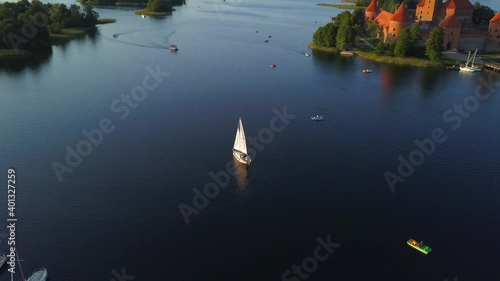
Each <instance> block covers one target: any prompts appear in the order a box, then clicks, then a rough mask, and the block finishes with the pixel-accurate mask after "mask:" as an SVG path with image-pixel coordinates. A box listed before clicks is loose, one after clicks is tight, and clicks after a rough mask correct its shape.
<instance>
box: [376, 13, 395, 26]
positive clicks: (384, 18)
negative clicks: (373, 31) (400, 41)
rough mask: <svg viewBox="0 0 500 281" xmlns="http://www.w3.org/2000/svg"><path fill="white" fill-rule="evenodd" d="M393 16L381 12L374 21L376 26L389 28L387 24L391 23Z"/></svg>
mask: <svg viewBox="0 0 500 281" xmlns="http://www.w3.org/2000/svg"><path fill="white" fill-rule="evenodd" d="M393 16H394V15H393V14H391V13H389V12H387V11H382V12H380V14H378V16H377V17H376V18H375V21H376V22H378V25H379V26H380V27H383V28H389V23H390V21H391V18H392V17H393Z"/></svg>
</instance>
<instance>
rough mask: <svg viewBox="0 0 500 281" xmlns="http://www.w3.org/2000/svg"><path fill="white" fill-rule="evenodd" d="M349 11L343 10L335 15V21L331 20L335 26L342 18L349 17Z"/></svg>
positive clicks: (338, 24)
mask: <svg viewBox="0 0 500 281" xmlns="http://www.w3.org/2000/svg"><path fill="white" fill-rule="evenodd" d="M350 18H351V13H350V12H349V11H347V10H346V11H343V12H342V13H340V14H338V15H337V16H336V17H335V21H334V22H333V23H334V24H335V25H336V26H340V24H341V23H342V21H343V20H345V19H350Z"/></svg>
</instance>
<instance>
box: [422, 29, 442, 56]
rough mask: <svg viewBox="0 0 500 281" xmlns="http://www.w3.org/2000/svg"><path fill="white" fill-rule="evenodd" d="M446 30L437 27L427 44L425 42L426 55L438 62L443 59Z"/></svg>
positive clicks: (432, 31)
mask: <svg viewBox="0 0 500 281" xmlns="http://www.w3.org/2000/svg"><path fill="white" fill-rule="evenodd" d="M443 40H444V29H443V28H442V27H440V26H436V27H434V28H433V29H432V30H431V33H430V34H429V38H428V39H427V42H425V47H426V48H425V55H426V56H428V57H429V58H430V59H431V60H433V61H436V60H439V58H440V57H441V52H442V51H443Z"/></svg>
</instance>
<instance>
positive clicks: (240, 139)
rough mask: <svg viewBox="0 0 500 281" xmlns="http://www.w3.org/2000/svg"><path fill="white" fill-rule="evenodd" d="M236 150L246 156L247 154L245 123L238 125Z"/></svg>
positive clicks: (235, 141)
mask: <svg viewBox="0 0 500 281" xmlns="http://www.w3.org/2000/svg"><path fill="white" fill-rule="evenodd" d="M233 148H234V149H236V150H238V151H241V152H243V153H245V154H248V153H247V141H246V139H245V131H244V130H243V123H242V122H241V118H240V122H239V123H238V129H237V130H236V139H235V140H234V147H233Z"/></svg>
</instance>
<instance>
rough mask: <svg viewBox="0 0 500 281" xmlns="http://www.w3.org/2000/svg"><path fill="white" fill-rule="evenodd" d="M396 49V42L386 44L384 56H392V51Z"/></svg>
mask: <svg viewBox="0 0 500 281" xmlns="http://www.w3.org/2000/svg"><path fill="white" fill-rule="evenodd" d="M395 48H396V42H391V43H388V44H387V45H386V46H385V54H386V55H388V56H394V49H395Z"/></svg>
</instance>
